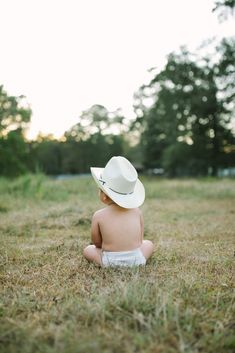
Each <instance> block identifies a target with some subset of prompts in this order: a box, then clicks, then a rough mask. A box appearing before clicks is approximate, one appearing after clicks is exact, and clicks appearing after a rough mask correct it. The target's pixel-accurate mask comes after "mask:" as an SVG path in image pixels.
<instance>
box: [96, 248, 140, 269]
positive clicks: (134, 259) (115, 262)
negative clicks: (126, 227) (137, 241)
mask: <svg viewBox="0 0 235 353" xmlns="http://www.w3.org/2000/svg"><path fill="white" fill-rule="evenodd" d="M145 264H146V259H145V257H144V255H143V254H142V251H141V250H140V248H138V249H134V250H130V251H104V250H103V251H102V265H103V267H109V266H112V267H113V266H129V267H131V266H139V265H145Z"/></svg>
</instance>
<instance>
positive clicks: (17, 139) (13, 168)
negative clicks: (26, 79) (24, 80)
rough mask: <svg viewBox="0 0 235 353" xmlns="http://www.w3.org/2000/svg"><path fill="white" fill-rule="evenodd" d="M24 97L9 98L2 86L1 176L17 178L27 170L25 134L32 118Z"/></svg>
mask: <svg viewBox="0 0 235 353" xmlns="http://www.w3.org/2000/svg"><path fill="white" fill-rule="evenodd" d="M31 113H32V112H31V109H30V107H29V105H28V104H26V102H25V97H24V96H19V97H14V96H9V95H8V94H7V93H6V92H5V91H4V89H3V86H0V174H1V175H6V176H16V175H19V174H21V173H23V172H25V171H26V170H27V162H28V152H29V151H28V146H27V145H26V142H25V139H24V132H25V130H26V128H27V127H28V124H29V122H30V118H31Z"/></svg>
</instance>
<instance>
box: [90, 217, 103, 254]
mask: <svg viewBox="0 0 235 353" xmlns="http://www.w3.org/2000/svg"><path fill="white" fill-rule="evenodd" d="M91 240H92V243H93V244H94V245H95V246H96V247H97V248H101V246H102V236H101V233H100V227H99V222H98V215H97V212H96V213H94V215H93V217H92V222H91Z"/></svg>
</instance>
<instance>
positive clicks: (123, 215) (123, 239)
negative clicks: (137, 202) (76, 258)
mask: <svg viewBox="0 0 235 353" xmlns="http://www.w3.org/2000/svg"><path fill="white" fill-rule="evenodd" d="M98 223H99V229H100V233H101V236H102V249H103V250H107V251H128V250H133V249H136V248H138V247H140V245H141V243H142V237H143V224H142V218H141V212H140V210H139V209H138V208H135V209H124V208H121V207H119V206H117V205H110V206H108V207H106V208H104V209H102V210H100V211H99V219H98Z"/></svg>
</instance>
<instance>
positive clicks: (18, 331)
mask: <svg viewBox="0 0 235 353" xmlns="http://www.w3.org/2000/svg"><path fill="white" fill-rule="evenodd" d="M144 183H145V186H146V190H147V200H146V203H145V204H144V206H143V207H142V210H143V213H144V218H145V234H146V238H149V239H151V240H153V241H154V243H155V247H156V250H155V253H154V256H153V258H152V259H151V260H150V261H149V263H148V264H147V266H146V267H145V268H139V269H138V268H137V269H122V270H120V269H100V268H97V267H95V266H93V265H92V264H89V263H87V262H86V260H85V259H83V257H82V249H83V247H84V246H85V245H87V244H88V243H89V241H90V239H89V236H90V219H91V215H92V213H93V212H94V211H95V210H96V209H97V208H99V207H100V204H99V202H98V198H97V191H96V187H95V185H94V183H93V182H92V180H91V179H90V178H80V179H77V180H70V181H52V180H49V179H46V178H44V177H42V176H40V175H39V176H35V177H31V176H26V177H23V178H20V179H18V180H16V181H14V182H9V181H7V180H3V179H2V180H1V181H0V193H1V204H0V232H1V234H0V243H1V244H0V246H1V250H0V256H1V257H0V283H1V287H0V288H1V289H0V352H1V353H5V352H6V353H13V352H14V353H15V352H20V353H21V352H22V353H35V352H42V353H60V352H66V353H80V352H81V353H84V352H85V353H86V352H89V353H93V352H96V353H99V352H102V353H111V352H112V353H113V352H114V353H124V352H125V353H132V352H141V353H142V352H143V353H168V352H169V353H170V352H172V353H173V352H195V353H196V352H203V353H206V352H208V353H209V352H210V353H215V352H218V353H223V352H231V353H232V352H234V350H235V336H234V329H235V319H234V318H235V311H234V297H235V296H234V278H233V275H234V273H233V266H234V260H235V257H234V239H235V237H234V235H235V234H234V233H235V181H232V180H220V181H218V180H201V181H197V180H183V181H179V180H172V181H170V180H158V179H157V180H154V179H149V180H147V179H146V180H144Z"/></svg>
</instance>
